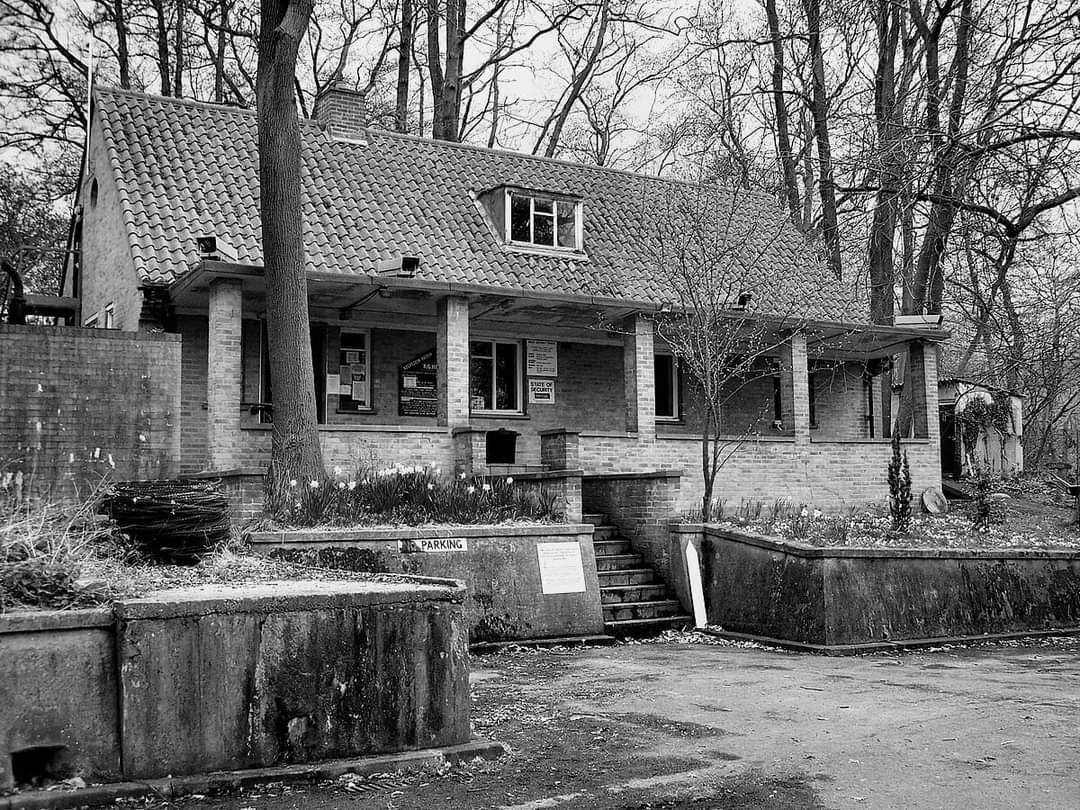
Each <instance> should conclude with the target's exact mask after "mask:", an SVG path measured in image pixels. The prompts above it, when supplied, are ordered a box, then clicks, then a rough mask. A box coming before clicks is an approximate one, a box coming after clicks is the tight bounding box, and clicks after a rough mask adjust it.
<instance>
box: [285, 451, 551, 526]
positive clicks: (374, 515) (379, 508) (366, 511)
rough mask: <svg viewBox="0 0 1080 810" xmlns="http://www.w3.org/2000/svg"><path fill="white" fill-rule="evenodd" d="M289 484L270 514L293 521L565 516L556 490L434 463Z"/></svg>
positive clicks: (548, 518)
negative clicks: (444, 471) (448, 470)
mask: <svg viewBox="0 0 1080 810" xmlns="http://www.w3.org/2000/svg"><path fill="white" fill-rule="evenodd" d="M289 489H290V491H291V492H292V493H293V495H292V497H291V498H290V499H289V500H288V502H287V503H286V504H285V505H284V507H283V508H281V509H280V510H278V512H277V513H276V514H271V515H269V517H270V519H271V520H272V521H273V522H274V523H276V524H280V525H285V526H293V527H306V526H321V525H330V526H350V525H365V524H366V525H371V524H378V523H390V524H404V525H408V526H417V525H423V524H428V523H459V524H460V523H465V524H476V523H505V522H507V521H512V520H535V521H552V520H556V519H558V518H559V517H560V515H558V514H557V508H556V504H555V498H554V496H553V495H551V494H550V493H547V492H544V491H539V492H537V491H535V490H533V489H528V488H525V487H521V486H515V484H514V479H513V478H510V477H507V478H495V479H485V478H481V477H478V476H472V477H469V476H465V475H458V476H455V477H452V478H450V477H445V476H443V475H441V474H440V473H439V470H438V469H436V468H432V467H403V466H395V467H389V468H386V469H383V470H378V471H368V472H362V473H360V474H359V475H358V476H357V477H356V478H355V479H352V480H344V479H341V478H337V479H329V480H326V481H307V482H301V481H291V482H289Z"/></svg>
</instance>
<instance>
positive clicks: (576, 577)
mask: <svg viewBox="0 0 1080 810" xmlns="http://www.w3.org/2000/svg"><path fill="white" fill-rule="evenodd" d="M536 557H537V560H538V561H539V563H540V590H541V591H542V592H543V593H582V592H583V591H584V590H585V568H584V566H582V564H581V547H580V546H578V544H577V543H538V544H537V545H536Z"/></svg>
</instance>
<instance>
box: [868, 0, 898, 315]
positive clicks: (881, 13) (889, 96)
mask: <svg viewBox="0 0 1080 810" xmlns="http://www.w3.org/2000/svg"><path fill="white" fill-rule="evenodd" d="M877 31H878V64H877V71H876V73H875V76H874V118H875V121H876V124H877V138H878V154H879V159H878V162H879V164H880V169H879V170H878V193H877V201H876V203H875V205H874V215H873V221H872V222H871V225H870V247H869V250H868V255H867V263H868V264H869V266H870V322H871V323H880V324H891V323H892V320H893V299H894V294H893V285H894V283H895V281H896V271H895V267H894V264H893V242H894V239H895V234H896V213H897V203H898V200H899V193H900V182H901V180H900V173H901V171H902V168H901V162H900V154H899V151H900V138H901V135H902V133H901V128H900V121H898V120H897V115H896V113H897V109H896V46H897V42H898V38H899V31H900V7H899V6H898V5H895V4H893V3H891V2H890V0H878V6H877Z"/></svg>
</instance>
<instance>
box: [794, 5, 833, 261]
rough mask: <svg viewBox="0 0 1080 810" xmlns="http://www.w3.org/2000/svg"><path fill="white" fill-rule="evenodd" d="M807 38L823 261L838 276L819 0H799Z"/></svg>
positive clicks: (827, 97)
mask: <svg viewBox="0 0 1080 810" xmlns="http://www.w3.org/2000/svg"><path fill="white" fill-rule="evenodd" d="M803 8H804V9H805V10H806V25H807V39H808V42H809V46H810V64H811V70H812V74H813V81H812V85H813V87H812V94H811V104H810V108H811V112H812V114H813V117H814V138H815V140H817V147H818V193H819V195H820V197H821V233H822V237H823V238H824V240H825V261H826V263H827V264H828V265H829V269H830V270H832V271H833V274H834V275H835V276H836V277H837V278H840V277H842V275H843V265H842V263H841V260H840V230H839V225H838V224H837V221H836V183H835V181H834V180H833V167H832V149H831V147H830V145H829V110H828V106H829V96H828V93H827V92H826V90H825V60H824V57H823V56H822V53H821V0H803Z"/></svg>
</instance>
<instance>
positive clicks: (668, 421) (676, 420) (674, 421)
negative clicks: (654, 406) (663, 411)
mask: <svg viewBox="0 0 1080 810" xmlns="http://www.w3.org/2000/svg"><path fill="white" fill-rule="evenodd" d="M656 424H658V425H681V424H684V422H683V420H682V419H681V418H680V417H678V416H658V417H656Z"/></svg>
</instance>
